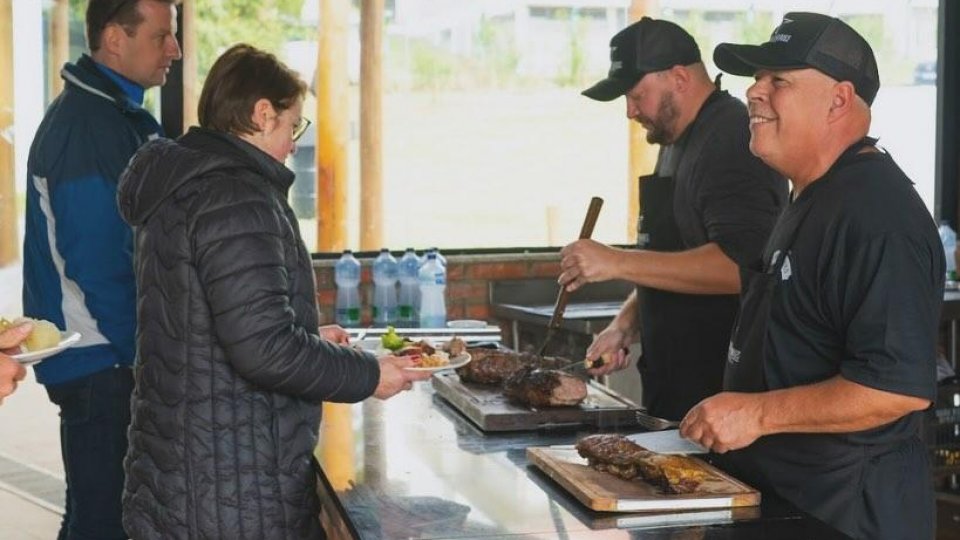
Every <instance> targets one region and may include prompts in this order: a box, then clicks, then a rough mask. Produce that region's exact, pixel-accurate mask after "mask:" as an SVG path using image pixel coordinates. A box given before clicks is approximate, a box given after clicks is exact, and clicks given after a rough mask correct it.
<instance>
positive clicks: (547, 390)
mask: <svg viewBox="0 0 960 540" xmlns="http://www.w3.org/2000/svg"><path fill="white" fill-rule="evenodd" d="M503 394H504V395H505V396H507V398H508V399H510V400H511V401H514V402H516V403H520V404H521V405H527V406H530V407H571V406H574V405H579V404H580V402H581V401H583V400H584V399H585V398H586V397H587V383H586V382H584V381H583V380H581V379H578V378H577V377H574V376H573V375H570V374H569V373H564V372H563V371H557V370H555V369H540V368H536V367H533V366H524V367H522V368H520V369H519V370H517V371H516V372H515V373H514V374H513V375H511V376H510V378H508V379H507V380H506V381H504V383H503Z"/></svg>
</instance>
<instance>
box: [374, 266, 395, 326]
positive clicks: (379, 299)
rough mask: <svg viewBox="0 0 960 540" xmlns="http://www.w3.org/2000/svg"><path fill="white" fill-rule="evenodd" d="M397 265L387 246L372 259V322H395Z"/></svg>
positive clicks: (378, 324) (382, 324) (385, 323)
mask: <svg viewBox="0 0 960 540" xmlns="http://www.w3.org/2000/svg"><path fill="white" fill-rule="evenodd" d="M398 272H399V267H398V266H397V260H396V259H394V258H393V255H391V254H390V251H389V250H387V248H383V249H381V250H380V255H377V258H376V259H374V260H373V324H375V325H377V326H387V325H391V326H392V325H394V324H396V322H397V278H398V277H399V276H398Z"/></svg>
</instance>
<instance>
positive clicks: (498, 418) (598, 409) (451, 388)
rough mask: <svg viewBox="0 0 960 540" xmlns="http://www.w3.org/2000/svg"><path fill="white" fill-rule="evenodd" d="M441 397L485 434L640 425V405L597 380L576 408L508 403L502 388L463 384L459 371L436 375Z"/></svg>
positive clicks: (436, 388) (437, 391)
mask: <svg viewBox="0 0 960 540" xmlns="http://www.w3.org/2000/svg"><path fill="white" fill-rule="evenodd" d="M431 381H432V382H433V388H434V390H435V391H436V393H437V395H439V396H440V397H442V398H443V399H444V401H445V402H446V403H448V404H449V405H450V406H451V407H452V408H454V409H455V410H457V411H459V412H460V413H461V414H463V415H464V416H466V417H467V418H469V419H470V421H471V422H473V423H474V424H476V425H477V426H478V427H479V428H480V429H482V430H483V431H522V430H531V429H543V428H555V427H570V426H577V425H583V424H590V425H595V426H598V427H602V428H614V427H618V426H635V425H637V419H636V411H637V409H638V407H637V405H636V404H635V403H634V402H632V401H631V400H629V399H627V398H626V397H624V396H622V395H620V394H618V393H617V392H614V391H613V390H611V389H609V388H607V387H606V386H603V385H601V384H599V383H597V382H596V381H593V380H590V381H588V382H587V397H586V399H584V400H583V402H582V403H580V405H578V406H576V407H551V408H546V409H531V408H528V407H523V406H521V405H517V404H514V403H512V402H510V401H508V400H507V398H506V397H505V396H504V395H503V392H502V391H501V390H500V387H498V386H493V385H484V384H474V383H463V382H461V381H460V376H459V375H457V374H456V372H443V373H437V374H435V375H434V376H433V377H432V379H431Z"/></svg>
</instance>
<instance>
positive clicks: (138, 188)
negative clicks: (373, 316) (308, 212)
mask: <svg viewBox="0 0 960 540" xmlns="http://www.w3.org/2000/svg"><path fill="white" fill-rule="evenodd" d="M304 92H305V86H304V84H303V83H302V82H301V81H300V80H299V79H298V78H297V76H296V74H295V73H294V72H292V71H290V70H289V69H288V68H286V66H284V65H283V64H281V63H280V62H278V61H277V59H276V58H275V57H274V56H273V55H270V54H267V53H264V52H261V51H259V50H257V49H254V48H253V47H250V46H246V45H238V46H234V47H233V48H231V49H229V50H228V51H227V52H225V53H224V54H223V55H222V56H221V57H220V58H219V59H218V60H217V62H216V63H215V64H214V65H213V67H212V68H211V71H210V74H209V76H208V77H207V80H206V83H205V85H204V88H203V92H202V93H201V98H200V108H199V118H200V124H201V126H203V127H201V128H194V129H192V130H190V132H189V133H187V134H186V135H184V136H183V137H181V138H180V139H179V140H178V141H169V140H156V141H152V142H150V143H148V144H146V145H145V146H144V147H143V148H142V149H141V150H140V151H139V152H138V153H137V155H136V156H135V157H134V159H133V160H132V161H131V163H130V165H129V167H128V169H127V171H126V172H125V173H124V175H123V177H122V179H121V182H120V187H119V195H118V198H119V204H120V209H121V213H122V215H123V216H124V219H126V220H127V221H128V222H129V223H130V224H131V225H133V226H134V227H135V228H136V273H137V281H138V331H137V364H136V368H135V378H136V389H135V391H134V394H133V399H132V404H131V406H132V411H133V420H132V423H131V426H130V431H129V449H128V452H127V457H126V460H125V463H124V467H125V469H126V474H127V478H126V485H125V490H124V495H123V511H124V516H123V524H124V527H125V528H126V531H127V533H128V534H129V535H130V536H131V537H132V538H134V539H136V540H147V539H161V538H162V539H194V538H197V539H200V538H202V539H211V538H223V539H231V540H240V539H256V540H264V539H302V538H307V539H312V538H322V537H323V531H322V530H321V528H320V524H319V520H318V517H319V503H318V501H317V497H316V489H315V484H316V474H315V471H314V469H313V467H312V463H311V455H312V453H313V450H314V447H315V446H316V443H317V432H318V428H319V423H320V410H321V409H320V402H322V401H335V402H356V401H360V400H362V399H365V398H367V397H369V396H371V395H374V396H377V397H379V398H386V397H389V396H391V395H393V394H395V393H397V392H399V391H401V390H403V389H408V388H409V387H410V385H411V384H412V382H413V381H414V380H421V379H423V378H425V377H426V375H425V374H421V373H418V372H413V371H406V370H403V369H402V368H403V367H405V366H408V365H409V361H408V360H404V359H400V358H395V357H384V358H381V359H379V361H378V360H377V359H376V358H375V357H373V356H372V355H369V354H366V353H362V352H359V351H356V350H353V349H350V348H348V347H342V346H340V345H337V344H335V343H333V342H331V341H328V340H327V339H324V337H327V338H334V339H335V340H336V339H344V338H345V332H343V329H341V328H339V327H325V328H323V329H318V326H317V325H318V316H317V308H316V292H315V284H314V277H313V271H312V268H311V263H310V255H309V253H308V252H307V250H306V248H305V247H304V245H303V241H302V240H301V238H300V232H299V229H298V225H297V220H296V217H295V216H294V214H293V212H292V210H291V209H290V207H289V205H288V204H287V202H286V200H287V191H288V190H289V188H290V185H291V184H292V182H293V173H292V172H291V171H290V170H289V169H287V168H286V167H284V165H283V159H284V158H286V156H288V155H289V154H290V153H291V152H292V151H293V150H294V141H295V140H296V138H297V137H298V136H299V135H300V134H301V133H302V131H303V127H305V122H306V121H305V120H303V119H302V118H301V116H300V112H301V107H302V101H303V95H304Z"/></svg>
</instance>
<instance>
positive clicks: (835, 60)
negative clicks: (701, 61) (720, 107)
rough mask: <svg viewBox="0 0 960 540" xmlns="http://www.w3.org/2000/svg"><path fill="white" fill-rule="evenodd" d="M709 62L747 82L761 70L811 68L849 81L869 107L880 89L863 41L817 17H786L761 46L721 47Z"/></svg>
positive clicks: (872, 59) (850, 30)
mask: <svg viewBox="0 0 960 540" xmlns="http://www.w3.org/2000/svg"><path fill="white" fill-rule="evenodd" d="M713 62H714V63H715V64H716V65H717V67H718V68H720V69H722V70H723V71H726V72H727V73H730V74H733V75H745V76H751V75H753V74H754V73H756V72H757V70H760V69H770V70H787V69H802V68H814V69H817V70H819V71H821V72H823V73H825V74H827V75H829V76H830V77H833V78H834V79H836V80H838V81H850V82H851V83H853V86H854V88H856V89H857V94H858V95H859V96H860V97H861V98H863V100H864V101H866V102H867V103H868V104H872V103H873V98H875V97H876V96H877V91H878V90H879V89H880V74H879V73H878V72H877V59H876V58H875V57H874V56H873V49H872V48H870V44H869V43H867V40H865V39H863V36H861V35H860V34H858V33H857V31H856V30H854V29H853V28H850V26H849V25H848V24H847V23H845V22H843V21H841V20H840V19H837V18H836V17H829V16H827V15H821V14H819V13H801V12H793V13H787V14H786V15H784V17H783V21H782V22H781V23H780V26H778V27H777V28H776V29H774V31H773V33H772V34H770V40H769V41H767V42H766V43H763V44H761V45H736V44H733V43H721V44H720V45H717V48H716V49H714V51H713Z"/></svg>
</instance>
